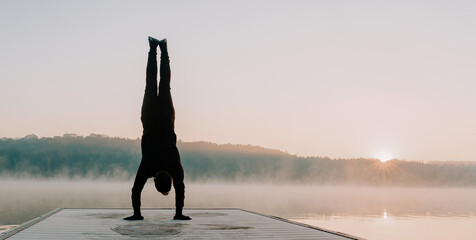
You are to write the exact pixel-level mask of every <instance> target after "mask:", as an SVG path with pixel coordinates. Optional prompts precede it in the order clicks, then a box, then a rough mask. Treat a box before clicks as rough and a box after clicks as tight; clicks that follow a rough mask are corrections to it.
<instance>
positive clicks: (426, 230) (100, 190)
mask: <svg viewBox="0 0 476 240" xmlns="http://www.w3.org/2000/svg"><path fill="white" fill-rule="evenodd" d="M186 184H187V187H186V196H187V198H186V199H185V206H186V207H190V208H243V209H247V210H250V211H255V212H260V213H264V214H269V215H274V216H279V217H283V218H287V219H290V220H293V221H296V222H301V223H305V224H309V225H313V226H316V227H320V228H326V229H330V230H333V231H339V232H344V233H347V234H351V235H355V236H359V237H363V238H367V239H389V240H392V239H432V240H438V239H463V240H464V239H471V240H474V239H476V204H475V203H476V189H474V188H378V187H361V186H360V187H359V186H318V185H276V184H251V183H233V184H232V183H228V184H224V183H186ZM131 186H132V181H127V182H124V181H121V182H119V181H107V180H94V181H92V180H65V179H57V180H54V181H53V180H49V181H45V180H18V179H17V180H12V179H3V180H0V193H1V195H0V225H1V226H0V232H1V231H4V230H5V229H6V228H8V227H9V226H8V225H10V227H11V225H17V224H21V223H23V222H26V221H28V220H30V219H32V218H35V217H37V216H40V215H42V214H44V213H46V212H49V211H51V210H53V209H55V208H66V207H78V208H80V207H97V208H101V207H108V208H128V207H130V206H131V203H130V188H131ZM171 196H172V197H171ZM173 196H174V194H173V193H171V194H170V195H169V196H168V197H163V196H161V195H160V194H159V193H157V192H156V191H155V189H154V187H153V183H152V181H150V180H149V182H148V184H147V185H146V187H145V189H144V192H143V200H142V204H143V207H148V208H154V207H172V208H173V207H174V197H173ZM131 212H132V210H131ZM184 212H185V213H186V209H185V210H184ZM2 229H3V230H2Z"/></svg>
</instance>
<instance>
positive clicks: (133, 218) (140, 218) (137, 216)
mask: <svg viewBox="0 0 476 240" xmlns="http://www.w3.org/2000/svg"><path fill="white" fill-rule="evenodd" d="M124 220H128V221H137V220H144V217H142V215H132V216H130V217H126V218H124Z"/></svg>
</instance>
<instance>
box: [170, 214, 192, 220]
mask: <svg viewBox="0 0 476 240" xmlns="http://www.w3.org/2000/svg"><path fill="white" fill-rule="evenodd" d="M174 220H192V218H190V217H189V216H184V215H182V214H180V215H179V214H176V215H175V217H174Z"/></svg>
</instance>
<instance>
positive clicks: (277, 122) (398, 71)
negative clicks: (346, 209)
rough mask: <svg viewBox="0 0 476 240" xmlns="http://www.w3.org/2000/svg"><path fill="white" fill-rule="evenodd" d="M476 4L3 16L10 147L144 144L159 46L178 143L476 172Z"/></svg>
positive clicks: (38, 8) (48, 10) (261, 4)
mask: <svg viewBox="0 0 476 240" xmlns="http://www.w3.org/2000/svg"><path fill="white" fill-rule="evenodd" d="M475 10H476V3H474V2H473V1H421V0H417V1H395V2H388V1H331V0H329V1H271V0H270V1H263V0H258V1H175V2H173V3H171V2H166V1H138V2H137V1H89V0H88V1H12V0H4V1H1V2H0V31H1V33H2V37H1V38H0V53H1V54H0V116H1V124H0V137H23V136H25V135H28V134H36V135H38V136H54V135H62V134H63V133H77V134H80V135H89V134H90V133H100V134H107V135H109V136H119V137H128V138H137V137H140V136H141V131H142V129H141V123H140V118H139V117H140V116H139V114H140V107H141V101H142V94H143V90H144V83H145V64H146V57H147V51H148V45H147V36H148V35H152V36H155V37H158V38H163V37H167V39H168V41H169V52H170V55H171V64H172V94H173V97H174V103H175V108H176V132H177V135H178V138H179V139H182V140H184V141H198V140H205V141H211V142H215V143H240V144H253V145H260V146H264V147H269V148H276V149H281V150H284V151H288V152H289V153H292V154H298V155H303V156H310V155H318V156H329V157H332V158H353V157H379V156H380V155H390V156H393V157H395V158H399V159H407V160H424V161H429V160H460V161H472V160H476V147H475V146H476V138H475V136H476V125H475V122H476V108H475V107H474V106H476V81H475V79H476V68H475V67H474V63H475V62H476V61H475V60H476V46H475V44H474V42H476V15H475V14H474V12H475Z"/></svg>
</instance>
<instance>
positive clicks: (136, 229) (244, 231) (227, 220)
mask: <svg viewBox="0 0 476 240" xmlns="http://www.w3.org/2000/svg"><path fill="white" fill-rule="evenodd" d="M131 213H132V210H131V209H56V210H54V211H52V212H50V213H47V214H45V215H43V216H40V217H38V218H36V219H33V220H31V221H29V222H26V223H24V224H22V225H20V226H18V227H17V228H15V229H12V230H10V231H8V232H5V233H2V234H1V235H0V239H9V240H10V239H12V240H13V239H220V240H221V239H329V240H338V239H347V240H348V239H356V240H357V239H359V240H360V239H361V238H358V237H354V236H350V235H347V234H343V233H338V232H333V231H330V230H325V229H320V228H316V227H312V226H308V225H305V224H300V223H295V222H291V221H288V220H285V219H282V218H278V217H273V216H266V215H262V214H257V213H253V212H249V211H245V210H240V209H185V210H184V214H186V215H189V216H190V217H191V218H192V220H191V221H176V220H173V219H172V218H173V216H174V209H143V210H142V215H143V216H144V218H145V219H144V220H143V221H125V220H123V219H122V218H124V217H127V216H128V215H130V214H131Z"/></svg>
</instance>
